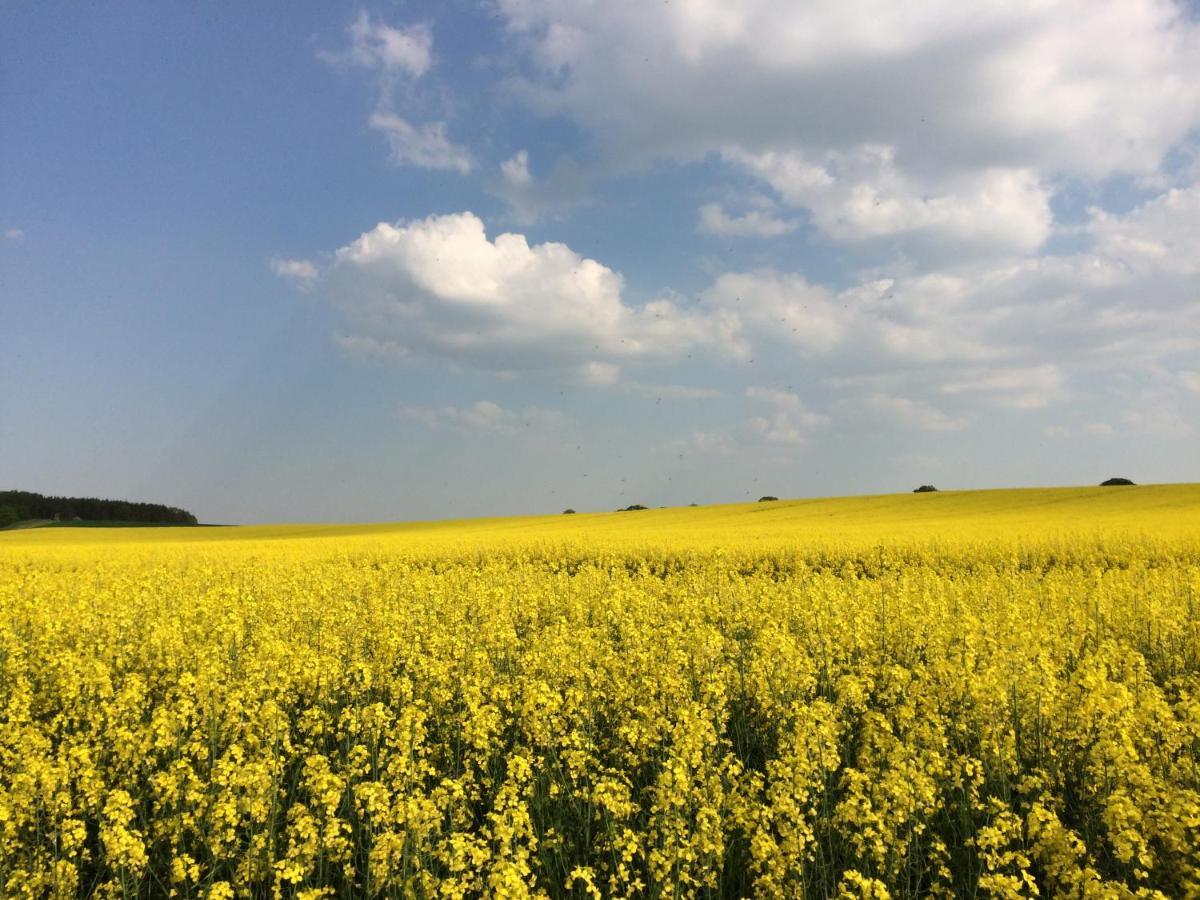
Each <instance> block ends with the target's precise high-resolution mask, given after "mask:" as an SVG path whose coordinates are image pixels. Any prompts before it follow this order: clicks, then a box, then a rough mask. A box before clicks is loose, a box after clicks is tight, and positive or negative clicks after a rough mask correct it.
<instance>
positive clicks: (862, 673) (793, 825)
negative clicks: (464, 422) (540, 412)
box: [0, 485, 1200, 900]
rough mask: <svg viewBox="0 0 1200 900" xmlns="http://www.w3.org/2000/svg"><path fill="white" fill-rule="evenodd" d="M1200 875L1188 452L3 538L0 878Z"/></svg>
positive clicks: (750, 884) (860, 893)
mask: <svg viewBox="0 0 1200 900" xmlns="http://www.w3.org/2000/svg"><path fill="white" fill-rule="evenodd" d="M93 894H95V895H99V896H106V897H109V896H111V897H159V896H166V895H168V894H170V895H174V896H180V897H215V898H221V897H225V898H227V897H233V896H244V897H274V896H281V897H290V896H296V897H299V898H304V900H312V898H317V897H360V896H372V897H373V896H387V897H462V896H470V897H474V896H495V897H524V896H549V897H564V896H576V897H588V896H590V897H610V896H612V897H618V896H625V897H632V896H649V897H686V896H713V897H716V896H722V897H741V896H764V897H797V896H810V897H828V896H849V897H887V896H896V897H901V896H903V897H917V896H929V895H942V896H974V895H979V896H1035V895H1041V896H1051V895H1065V896H1079V897H1083V896H1113V897H1119V896H1163V897H1182V896H1200V485H1163V486H1150V487H1136V488H1106V489H1098V488H1096V489H1057V490H1045V491H1041V490H1038V491H981V492H961V493H942V494H926V495H898V496H887V497H863V498H847V499H840V500H813V501H784V502H779V503H764V504H748V505H739V506H727V507H704V508H697V509H674V510H648V511H644V512H629V513H608V514H580V515H576V516H552V517H529V518H514V519H497V520H475V521H470V522H443V523H423V524H420V523H419V524H408V525H377V526H280V527H267V526H262V527H248V528H208V529H171V528H162V529H136V530H131V531H128V532H123V531H119V530H115V529H98V530H88V529H83V530H75V529H52V530H43V529H36V530H32V531H15V532H6V533H4V534H3V535H0V896H5V897H26V896H28V897H45V896H58V897H75V896H80V895H82V896H90V895H93Z"/></svg>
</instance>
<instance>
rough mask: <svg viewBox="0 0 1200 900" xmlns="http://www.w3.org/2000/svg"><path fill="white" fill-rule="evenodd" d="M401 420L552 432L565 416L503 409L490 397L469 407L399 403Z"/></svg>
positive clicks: (470, 430) (485, 430) (468, 430)
mask: <svg viewBox="0 0 1200 900" xmlns="http://www.w3.org/2000/svg"><path fill="white" fill-rule="evenodd" d="M398 412H399V415H400V418H401V419H408V420H412V421H416V422H420V423H421V424H423V425H425V426H426V427H427V428H438V427H441V426H447V427H449V428H451V429H453V430H455V431H459V432H462V433H465V434H502V435H514V434H522V433H526V434H533V433H544V432H549V431H556V430H558V429H559V428H561V427H562V426H563V425H564V424H565V423H566V422H567V418H566V416H564V415H563V414H562V413H560V412H558V411H556V410H549V409H543V408H541V407H538V406H526V407H524V408H523V409H520V410H510V409H505V408H504V407H502V406H500V405H499V404H497V403H493V402H492V401H491V400H478V401H476V402H475V403H472V404H471V405H470V406H463V407H459V406H440V407H428V406H400V407H399V409H398Z"/></svg>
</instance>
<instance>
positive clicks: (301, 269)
mask: <svg viewBox="0 0 1200 900" xmlns="http://www.w3.org/2000/svg"><path fill="white" fill-rule="evenodd" d="M269 265H270V266H271V272H272V273H273V274H274V275H275V277H277V278H283V279H285V280H287V281H291V282H292V283H294V284H295V285H297V286H298V287H299V288H300V289H301V290H310V289H311V288H312V286H313V285H314V284H315V283H316V281H317V279H318V278H319V277H320V275H321V273H320V271H319V270H318V269H317V267H316V265H314V264H313V263H312V262H310V261H309V260H307V259H281V258H279V257H277V256H276V257H272V258H271V261H270V263H269Z"/></svg>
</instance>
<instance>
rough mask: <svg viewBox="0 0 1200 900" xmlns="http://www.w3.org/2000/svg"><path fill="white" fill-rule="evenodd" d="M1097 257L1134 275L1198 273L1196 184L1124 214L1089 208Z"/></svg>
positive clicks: (1199, 187)
mask: <svg viewBox="0 0 1200 900" xmlns="http://www.w3.org/2000/svg"><path fill="white" fill-rule="evenodd" d="M1086 230H1087V232H1088V234H1090V235H1091V236H1092V237H1093V238H1095V240H1096V242H1097V248H1098V250H1099V252H1101V253H1103V254H1105V255H1107V256H1109V257H1110V258H1114V259H1119V260H1121V261H1122V262H1123V263H1124V264H1125V265H1127V266H1128V267H1130V268H1131V269H1134V270H1136V271H1140V272H1145V271H1147V270H1151V271H1155V272H1167V273H1170V274H1173V275H1184V276H1188V275H1192V276H1194V275H1197V274H1200V183H1198V184H1194V185H1191V186H1190V187H1187V188H1172V189H1170V190H1168V191H1166V192H1165V193H1163V194H1161V195H1159V196H1158V197H1155V198H1153V199H1151V200H1149V201H1147V202H1146V203H1144V204H1142V205H1141V206H1140V207H1138V208H1137V209H1135V210H1133V211H1132V212H1130V213H1128V214H1126V215H1114V214H1112V213H1107V212H1105V211H1104V210H1101V209H1093V210H1092V217H1091V220H1090V222H1089V224H1088V226H1087V229H1086Z"/></svg>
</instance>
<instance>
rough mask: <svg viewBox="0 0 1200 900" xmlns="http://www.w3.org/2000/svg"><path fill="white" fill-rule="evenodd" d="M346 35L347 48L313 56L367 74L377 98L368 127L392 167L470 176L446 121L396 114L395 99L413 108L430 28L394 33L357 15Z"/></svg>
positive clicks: (429, 59)
mask: <svg viewBox="0 0 1200 900" xmlns="http://www.w3.org/2000/svg"><path fill="white" fill-rule="evenodd" d="M346 31H347V33H348V34H349V36H350V47H349V48H348V49H346V50H343V51H337V52H333V51H319V52H318V54H317V55H318V56H319V57H320V58H321V59H323V60H325V62H327V63H329V64H330V65H333V66H338V67H341V68H346V67H354V68H358V69H363V70H366V71H367V72H369V73H370V74H371V79H372V82H373V84H374V87H375V91H376V93H377V98H376V102H375V110H374V112H372V114H371V116H370V119H369V120H368V125H369V126H370V127H371V128H372V129H373V130H375V131H378V132H380V133H381V134H383V136H384V137H385V138H386V139H387V142H388V147H389V150H390V152H389V155H388V159H389V161H390V162H391V163H392V165H395V166H414V167H416V168H421V169H435V170H443V171H452V172H458V173H460V174H464V175H465V174H467V173H468V172H470V171H471V168H472V163H471V154H470V153H469V151H468V150H467V149H466V148H465V147H462V146H461V145H459V144H456V143H455V142H454V141H452V140H451V139H450V137H449V136H448V135H447V125H446V122H444V121H440V120H435V121H430V122H424V123H417V122H414V121H412V116H411V114H410V113H408V112H407V111H406V112H405V113H404V114H401V112H400V111H399V110H398V106H399V105H400V99H403V100H404V102H405V104H406V105H414V103H415V99H416V97H417V96H418V94H417V92H416V89H415V86H414V85H415V83H416V82H417V81H418V80H419V79H421V78H422V76H424V75H426V74H427V73H428V72H429V70H430V68H431V67H432V66H433V32H432V30H431V29H430V27H429V26H428V25H427V24H424V23H417V24H414V25H409V26H406V27H399V28H397V27H394V26H391V25H387V24H385V23H384V22H381V21H374V20H372V19H371V17H370V16H369V15H368V14H367V13H366V12H361V13H359V15H358V18H356V19H355V20H354V21H353V22H352V23H351V24H350V26H349V27H348V28H347V29H346Z"/></svg>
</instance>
